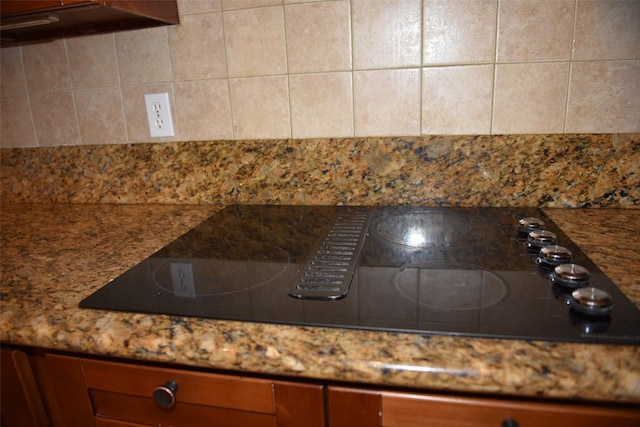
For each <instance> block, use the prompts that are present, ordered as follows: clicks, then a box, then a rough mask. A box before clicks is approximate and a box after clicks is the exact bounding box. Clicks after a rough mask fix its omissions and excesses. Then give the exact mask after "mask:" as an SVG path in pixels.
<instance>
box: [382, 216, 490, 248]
mask: <svg viewBox="0 0 640 427" xmlns="http://www.w3.org/2000/svg"><path fill="white" fill-rule="evenodd" d="M373 229H374V231H375V233H376V234H377V235H378V236H379V237H381V238H382V239H384V240H386V241H387V242H390V243H393V244H396V245H401V246H405V247H411V248H418V249H439V250H440V249H455V248H463V247H469V246H476V245H481V244H487V243H490V242H491V241H492V240H493V238H494V236H495V228H494V227H492V226H491V224H489V223H488V222H486V220H485V219H483V218H479V217H478V216H475V215H465V214H463V213H461V212H458V213H451V214H450V215H447V214H443V213H442V212H438V211H430V210H424V211H417V212H407V213H400V214H397V215H392V216H389V217H386V218H383V219H381V220H380V221H378V223H377V224H376V225H375V227H373Z"/></svg>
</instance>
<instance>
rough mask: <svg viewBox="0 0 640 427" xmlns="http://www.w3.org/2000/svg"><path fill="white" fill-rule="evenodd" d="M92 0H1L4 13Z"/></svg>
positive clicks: (0, 9) (0, 11) (1, 10)
mask: <svg viewBox="0 0 640 427" xmlns="http://www.w3.org/2000/svg"><path fill="white" fill-rule="evenodd" d="M88 1H90V0H64V3H63V1H62V0H2V1H0V13H2V14H3V15H6V14H9V13H19V12H33V11H38V10H45V9H51V8H54V7H59V6H62V5H63V4H65V5H69V4H73V3H86V2H88Z"/></svg>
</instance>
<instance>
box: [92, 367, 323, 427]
mask: <svg viewBox="0 0 640 427" xmlns="http://www.w3.org/2000/svg"><path fill="white" fill-rule="evenodd" d="M82 367H83V370H84V375H85V380H86V386H87V389H88V393H89V394H90V396H91V401H92V403H93V408H94V411H95V416H96V425H97V426H98V427H101V426H103V427H110V426H114V427H115V426H120V425H122V426H123V427H124V426H128V425H129V424H126V423H130V424H131V423H133V425H134V426H135V425H170V426H174V427H200V426H202V427H204V426H212V425H215V426H224V427H245V426H252V427H294V426H305V427H307V426H308V427H322V426H324V405H323V399H324V393H323V387H322V386H321V385H313V384H299V383H292V382H283V381H272V380H267V379H257V378H248V377H239V376H238V377H236V376H231V375H220V374H213V373H207V372H198V371H192V370H182V369H171V368H164V367H155V366H144V365H137V364H129V363H121V362H106V361H100V360H83V361H82ZM167 382H173V383H175V384H176V385H177V391H176V392H175V403H174V404H172V405H170V406H169V407H163V406H161V405H159V404H158V403H156V401H155V400H154V398H153V393H154V389H155V388H156V387H158V386H162V385H164V384H166V383H167ZM123 422H124V423H125V424H118V423H123ZM136 423H137V424H136Z"/></svg>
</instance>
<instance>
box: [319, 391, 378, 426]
mask: <svg viewBox="0 0 640 427" xmlns="http://www.w3.org/2000/svg"><path fill="white" fill-rule="evenodd" d="M380 398H381V397H380V392H379V391H369V390H359V389H355V388H347V387H329V390H328V392H327V412H328V414H329V426H331V427H353V426H359V427H378V426H380Z"/></svg>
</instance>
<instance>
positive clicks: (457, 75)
mask: <svg viewBox="0 0 640 427" xmlns="http://www.w3.org/2000/svg"><path fill="white" fill-rule="evenodd" d="M493 67H494V66H493V65H469V66H458V67H437V68H425V69H424V70H423V71H422V133H423V134H449V135H450V134H453V135H463V134H482V135H487V134H489V133H491V102H492V99H491V98H492V90H491V88H492V85H493Z"/></svg>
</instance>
